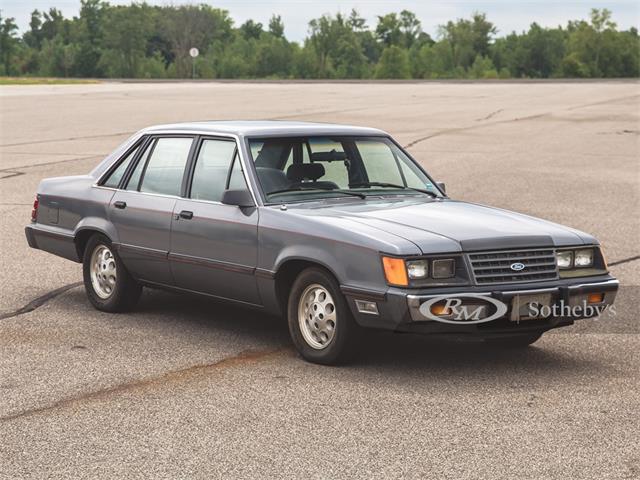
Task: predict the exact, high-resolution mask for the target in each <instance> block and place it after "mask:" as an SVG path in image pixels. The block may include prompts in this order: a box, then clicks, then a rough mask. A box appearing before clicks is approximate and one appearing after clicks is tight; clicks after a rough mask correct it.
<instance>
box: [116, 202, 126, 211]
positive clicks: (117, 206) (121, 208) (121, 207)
mask: <svg viewBox="0 0 640 480" xmlns="http://www.w3.org/2000/svg"><path fill="white" fill-rule="evenodd" d="M113 206H114V207H116V208H119V209H120V210H123V209H125V208H127V202H123V201H122V200H118V201H117V202H113Z"/></svg>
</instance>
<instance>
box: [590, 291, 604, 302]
mask: <svg viewBox="0 0 640 480" xmlns="http://www.w3.org/2000/svg"><path fill="white" fill-rule="evenodd" d="M603 301H604V293H590V294H589V296H588V297H587V302H588V303H602V302H603Z"/></svg>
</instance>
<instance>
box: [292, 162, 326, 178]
mask: <svg viewBox="0 0 640 480" xmlns="http://www.w3.org/2000/svg"><path fill="white" fill-rule="evenodd" d="M323 175H324V165H321V164H320V163H294V164H292V165H291V166H290V167H289V168H288V169H287V178H288V179H289V180H291V181H292V182H301V181H303V180H313V181H316V180H318V179H319V178H320V177H322V176H323Z"/></svg>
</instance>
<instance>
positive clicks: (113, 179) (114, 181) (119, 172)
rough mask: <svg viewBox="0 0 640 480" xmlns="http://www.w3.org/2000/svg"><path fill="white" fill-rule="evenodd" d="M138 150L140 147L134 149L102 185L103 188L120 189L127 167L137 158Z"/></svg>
mask: <svg viewBox="0 0 640 480" xmlns="http://www.w3.org/2000/svg"><path fill="white" fill-rule="evenodd" d="M138 148H139V147H136V148H134V149H133V150H132V151H131V152H130V153H129V154H128V155H127V156H126V158H125V159H124V160H122V161H121V162H120V165H118V166H117V167H116V169H115V170H114V171H113V172H111V174H110V175H109V176H108V177H107V179H106V180H105V181H104V182H103V183H102V185H103V186H105V187H111V188H118V185H119V184H120V180H122V177H123V176H124V172H126V171H127V167H128V166H129V164H130V163H131V161H132V160H133V157H135V156H136V153H137V152H138Z"/></svg>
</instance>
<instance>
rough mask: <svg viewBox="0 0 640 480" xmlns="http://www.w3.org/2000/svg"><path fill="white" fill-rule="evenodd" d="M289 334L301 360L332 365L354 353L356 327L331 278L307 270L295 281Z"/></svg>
mask: <svg viewBox="0 0 640 480" xmlns="http://www.w3.org/2000/svg"><path fill="white" fill-rule="evenodd" d="M287 317H288V322H289V333H290V334H291V339H292V340H293V343H294V345H295V347H296V349H297V350H298V352H299V353H300V355H302V357H303V358H304V359H305V360H307V361H309V362H313V363H320V364H324V365H335V364H338V363H343V362H345V361H346V360H348V359H349V358H351V356H352V355H353V354H354V353H355V351H354V343H355V337H356V335H357V330H358V325H357V324H356V322H355V320H354V319H353V316H352V315H351V311H350V310H349V306H348V305H347V302H346V300H345V298H344V296H343V295H342V292H340V287H339V285H338V283H337V282H336V280H335V279H334V278H333V276H332V275H331V274H329V273H328V272H326V271H324V270H322V269H320V268H308V269H306V270H304V271H303V272H302V273H300V275H298V278H296V280H295V282H294V283H293V286H292V288H291V293H290V295H289V303H288V308H287Z"/></svg>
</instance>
